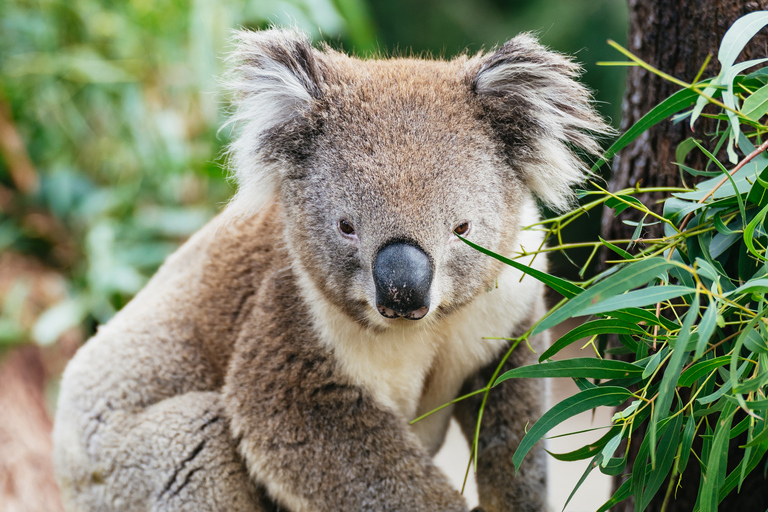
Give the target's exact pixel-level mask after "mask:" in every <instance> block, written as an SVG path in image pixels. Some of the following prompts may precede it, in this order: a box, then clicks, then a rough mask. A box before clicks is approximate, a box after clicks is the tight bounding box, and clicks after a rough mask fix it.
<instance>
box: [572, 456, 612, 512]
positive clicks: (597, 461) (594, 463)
mask: <svg viewBox="0 0 768 512" xmlns="http://www.w3.org/2000/svg"><path fill="white" fill-rule="evenodd" d="M602 457H603V456H602V454H600V453H598V454H597V455H595V457H594V458H593V459H592V460H591V461H589V464H588V465H587V469H585V470H584V473H582V475H581V478H579V481H578V482H576V487H574V488H573V490H572V491H571V494H569V495H568V499H567V500H565V505H563V510H565V508H566V507H567V506H568V503H570V502H571V498H573V495H574V494H576V491H577V490H578V489H579V487H581V484H583V483H584V480H586V479H587V477H588V476H589V474H590V473H591V472H592V470H594V469H595V468H596V467H597V466H598V465H599V464H600V461H601V459H602Z"/></svg>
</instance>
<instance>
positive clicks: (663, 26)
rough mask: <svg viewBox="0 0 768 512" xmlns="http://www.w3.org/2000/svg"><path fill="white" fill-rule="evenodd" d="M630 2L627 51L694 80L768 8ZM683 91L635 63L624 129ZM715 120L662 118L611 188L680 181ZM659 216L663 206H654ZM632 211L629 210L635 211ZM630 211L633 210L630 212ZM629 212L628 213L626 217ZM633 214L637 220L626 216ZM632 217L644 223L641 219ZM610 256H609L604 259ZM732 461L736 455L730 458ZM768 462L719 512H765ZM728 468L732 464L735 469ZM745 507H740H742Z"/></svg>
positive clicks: (657, 505)
mask: <svg viewBox="0 0 768 512" xmlns="http://www.w3.org/2000/svg"><path fill="white" fill-rule="evenodd" d="M628 2H629V36H628V38H627V41H628V47H629V50H630V51H631V52H632V53H634V54H635V55H637V56H638V57H640V58H641V59H643V60H645V61H646V62H648V63H650V64H652V65H653V66H655V67H657V68H659V69H661V70H662V71H664V72H666V73H669V74H671V75H673V76H675V77H677V78H680V79H682V80H685V81H688V82H690V81H693V80H694V78H695V77H696V75H697V74H698V72H699V69H700V67H701V65H702V64H703V63H704V61H705V60H706V58H707V55H709V54H712V56H713V58H712V60H711V61H710V64H709V66H708V67H707V68H706V69H705V71H704V74H703V78H707V77H711V76H714V75H716V74H717V72H718V71H719V63H718V62H717V58H716V56H717V51H718V48H719V44H720V40H721V39H722V37H723V35H724V34H725V32H726V30H728V28H729V27H730V26H731V24H732V23H733V22H734V21H735V20H736V19H737V18H739V17H741V16H743V15H744V14H747V13H749V12H753V11H757V10H761V9H766V8H768V0H760V1H747V0H628ZM764 32H765V31H763V33H762V35H760V36H758V37H757V38H756V39H755V40H754V41H753V42H752V43H750V45H748V46H747V48H746V49H745V51H744V52H743V53H742V56H741V59H740V60H746V59H751V58H757V57H764V56H766V55H768V37H766V36H765V34H764ZM678 89H679V87H678V86H676V85H674V84H672V83H670V82H667V81H665V80H663V79H661V78H659V77H657V76H656V75H653V74H651V73H648V72H646V71H645V70H643V69H642V68H640V67H631V68H629V72H628V75H627V89H626V92H625V95H624V102H623V106H622V122H621V131H622V132H623V131H626V130H627V129H628V128H629V127H631V126H632V125H633V124H634V123H635V122H637V121H638V120H639V119H640V118H641V117H642V116H643V115H644V114H646V113H647V112H648V111H649V110H651V109H652V108H653V107H654V106H655V105H657V104H658V103H660V102H661V101H662V100H664V99H665V98H667V97H669V96H670V95H671V94H672V93H674V92H675V91H677V90H678ZM713 129H714V125H713V124H712V123H711V122H709V121H708V120H706V119H700V120H699V121H697V126H696V131H695V133H691V131H690V128H689V125H688V124H687V123H684V122H683V123H678V124H672V123H671V122H662V123H660V124H659V125H657V126H655V127H654V128H652V129H651V130H649V131H648V132H646V133H644V134H643V136H642V137H641V138H640V139H639V140H637V141H635V142H634V143H633V144H631V145H630V146H628V147H627V148H625V149H624V150H623V151H621V153H620V155H619V156H618V157H617V158H616V159H615V161H614V166H613V177H612V179H611V182H610V184H609V189H610V190H611V191H616V190H620V189H623V188H627V187H633V186H635V185H636V184H638V183H639V184H640V185H641V186H645V187H650V186H653V187H656V186H680V185H681V177H680V173H679V171H678V169H677V167H676V166H674V165H673V164H672V162H673V161H674V160H675V150H676V148H677V145H678V144H679V143H680V142H682V141H683V140H685V139H686V138H688V137H690V136H695V137H697V138H701V139H704V138H706V135H705V134H706V133H711V132H712V131H713ZM685 163H686V165H689V166H691V167H693V168H697V169H703V168H704V167H705V165H706V161H705V157H704V156H703V155H702V154H700V153H699V152H691V154H690V155H689V157H688V159H687V160H686V162H685ZM638 198H639V199H640V200H641V201H642V202H643V203H644V204H646V205H652V204H654V203H655V202H656V200H657V199H661V196H658V197H653V196H649V195H646V196H645V197H642V196H639V197H638ZM656 208H657V209H658V210H657V211H658V212H659V213H660V209H661V208H660V205H658V206H657V207H656ZM630 210H631V209H630ZM627 213H628V215H630V216H631V215H632V214H631V213H630V212H629V211H627ZM622 215H623V214H622ZM622 218H631V217H622ZM634 220H638V219H637V217H635V218H634ZM633 231H634V227H632V226H627V225H625V224H623V223H621V222H619V220H617V219H616V218H615V217H614V215H613V211H612V210H610V209H607V208H606V210H605V211H604V213H603V219H602V236H603V238H605V239H606V240H611V239H626V238H631V236H632V233H633ZM661 234H662V233H661V225H655V226H650V227H647V228H646V229H645V232H644V233H643V237H656V236H661ZM606 256H607V255H606V254H604V255H603V257H604V258H605V257H606ZM642 439H643V435H642V432H638V433H636V434H635V435H634V436H633V437H632V443H631V446H630V449H629V463H628V465H627V467H628V468H631V467H632V464H633V463H634V459H635V456H636V454H637V451H638V450H639V448H640V443H641V442H642ZM737 441H738V440H735V441H734V442H732V444H731V450H739V448H738V444H743V442H742V443H738V442H737ZM729 459H731V461H732V460H733V457H729ZM696 462H697V461H696V459H695V458H694V457H691V458H690V460H689V463H688V466H687V468H686V471H685V473H684V474H683V477H682V480H681V482H680V486H679V487H677V488H676V489H675V491H674V492H673V493H672V495H671V496H670V502H669V503H668V505H667V507H666V509H665V510H666V512H690V511H691V510H693V508H694V504H695V503H696V496H697V493H698V489H699V485H700V478H701V468H700V466H699V464H697V463H696ZM762 469H763V465H762V464H761V465H758V467H757V469H756V470H755V471H753V472H752V474H751V475H750V476H749V477H748V478H747V481H745V482H744V485H743V486H742V490H741V493H739V494H737V493H735V492H732V493H731V494H730V495H729V496H728V497H727V498H726V499H725V501H723V503H722V504H721V506H720V510H740V511H743V512H751V511H762V510H764V509H765V507H766V505H767V504H768V481H766V480H765V478H764V477H763V471H762ZM729 470H730V467H729ZM625 479H626V477H625V476H620V477H617V478H616V479H615V480H614V491H615V490H616V488H618V485H619V484H620V483H621V482H622V481H623V480H625ZM666 489H667V483H665V484H664V485H662V487H661V491H660V492H659V493H658V494H657V495H656V497H655V498H654V500H653V501H652V502H651V504H650V505H649V506H648V508H647V510H648V511H659V510H661V508H662V503H663V501H664V494H665V491H666ZM736 507H739V508H736ZM611 510H612V511H613V512H632V511H634V499H633V498H630V499H628V500H625V501H624V502H622V503H621V504H619V505H617V506H616V507H613V508H612V509H611Z"/></svg>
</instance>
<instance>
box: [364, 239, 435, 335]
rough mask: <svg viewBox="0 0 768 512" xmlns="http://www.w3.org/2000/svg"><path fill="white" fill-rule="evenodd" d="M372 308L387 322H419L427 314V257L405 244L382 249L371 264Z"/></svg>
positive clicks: (429, 276)
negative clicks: (392, 319)
mask: <svg viewBox="0 0 768 512" xmlns="http://www.w3.org/2000/svg"><path fill="white" fill-rule="evenodd" d="M373 282H374V284H375V285H376V308H377V309H378V310H379V313H381V315H382V316H385V317H387V318H397V317H403V318H408V319H409V320H418V319H420V318H423V317H424V315H426V314H427V312H428V311H429V288H430V286H431V284H432V264H431V263H430V261H429V257H428V256H427V255H426V254H425V253H424V251H422V250H421V249H419V248H418V247H416V246H415V245H411V244H408V243H402V242H396V243H393V244H390V245H386V246H384V247H383V248H382V249H380V250H379V253H378V254H377V255H376V260H375V261H374V263H373Z"/></svg>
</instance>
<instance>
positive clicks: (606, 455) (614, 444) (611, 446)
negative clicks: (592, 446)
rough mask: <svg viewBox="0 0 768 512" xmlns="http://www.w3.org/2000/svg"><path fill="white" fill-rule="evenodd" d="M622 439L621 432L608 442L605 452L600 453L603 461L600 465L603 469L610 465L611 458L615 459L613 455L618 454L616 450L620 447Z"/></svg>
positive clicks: (604, 448)
mask: <svg viewBox="0 0 768 512" xmlns="http://www.w3.org/2000/svg"><path fill="white" fill-rule="evenodd" d="M621 439H622V433H621V432H619V433H618V434H616V435H615V436H613V437H612V438H611V440H610V441H608V442H607V443H606V445H605V447H603V450H602V451H601V452H600V455H601V456H602V457H601V460H602V462H600V465H601V466H602V467H605V466H607V465H608V463H609V462H610V461H611V458H612V457H613V454H614V453H615V452H616V449H617V448H618V447H619V443H620V442H621Z"/></svg>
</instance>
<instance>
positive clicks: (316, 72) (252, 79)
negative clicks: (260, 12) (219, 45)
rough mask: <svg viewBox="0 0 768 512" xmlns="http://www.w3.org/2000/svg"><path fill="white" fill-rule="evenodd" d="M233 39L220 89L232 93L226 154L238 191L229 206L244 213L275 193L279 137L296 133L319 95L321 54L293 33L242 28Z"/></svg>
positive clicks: (277, 175) (263, 202) (307, 40)
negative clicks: (230, 132)
mask: <svg viewBox="0 0 768 512" xmlns="http://www.w3.org/2000/svg"><path fill="white" fill-rule="evenodd" d="M234 39H235V43H236V49H235V51H234V52H233V53H232V54H231V55H230V56H229V59H228V61H229V64H230V67H231V71H230V72H229V73H228V75H227V77H226V80H225V85H226V86H227V88H228V89H229V90H230V92H231V93H232V95H233V98H232V105H233V112H232V115H231V116H230V118H229V121H228V122H227V125H231V126H233V127H234V129H235V131H236V135H235V136H234V138H233V140H232V142H231V144H230V145H229V148H228V156H229V167H230V172H231V173H232V175H233V177H234V178H235V180H236V181H237V184H238V191H237V193H236V194H235V196H234V197H233V198H232V201H231V202H230V205H229V208H230V209H231V210H236V211H237V212H238V213H240V214H249V213H252V212H255V211H258V210H259V209H260V208H261V207H262V206H263V205H264V204H265V203H267V202H269V201H270V200H271V199H272V198H273V197H274V196H275V195H276V193H277V187H278V184H279V178H280V171H281V169H280V167H281V165H282V164H284V162H283V161H281V149H283V148H280V147H277V146H278V145H279V141H280V137H279V133H280V132H281V131H284V132H288V133H295V132H296V131H297V130H298V125H300V124H301V123H302V121H306V119H307V117H308V113H309V112H310V110H311V108H312V105H313V104H314V102H315V101H316V100H318V99H320V97H321V95H322V82H323V69H322V62H321V61H320V59H321V57H322V54H321V53H320V52H319V51H317V50H315V49H313V48H312V45H311V43H310V40H309V38H308V37H307V36H306V35H304V34H302V33H300V32H298V31H297V30H291V29H270V30H264V31H259V32H253V31H248V30H241V31H238V32H237V33H236V34H235V38H234Z"/></svg>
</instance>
